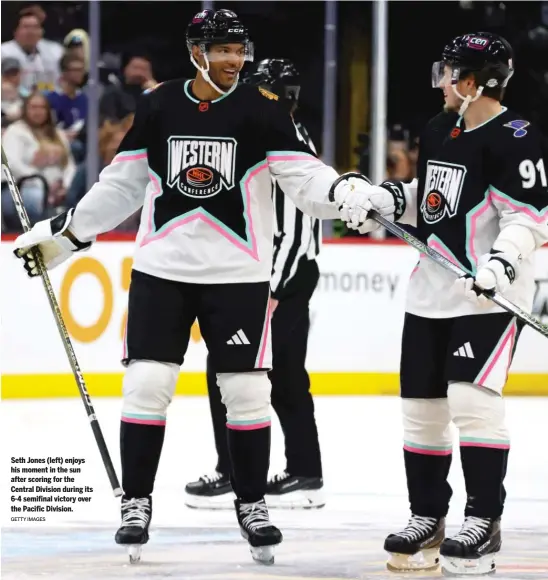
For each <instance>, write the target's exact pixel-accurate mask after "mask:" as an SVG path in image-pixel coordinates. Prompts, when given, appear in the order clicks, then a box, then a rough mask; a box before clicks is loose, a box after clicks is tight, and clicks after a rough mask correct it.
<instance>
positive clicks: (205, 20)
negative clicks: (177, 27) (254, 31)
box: [186, 9, 253, 60]
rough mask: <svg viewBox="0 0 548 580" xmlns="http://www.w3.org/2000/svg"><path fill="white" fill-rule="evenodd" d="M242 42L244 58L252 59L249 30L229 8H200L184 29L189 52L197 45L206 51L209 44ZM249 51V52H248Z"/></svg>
mask: <svg viewBox="0 0 548 580" xmlns="http://www.w3.org/2000/svg"><path fill="white" fill-rule="evenodd" d="M221 43H223V44H229V43H235V44H243V45H244V47H245V49H246V60H253V45H252V43H251V42H250V40H249V31H248V29H247V28H246V27H245V26H244V24H243V23H242V21H241V20H240V19H239V18H238V16H237V14H236V13H235V12H232V11H231V10H225V9H222V10H217V11H215V10H210V9H207V10H202V11H201V12H198V14H196V15H195V16H194V18H193V19H192V20H191V21H190V24H189V25H188V27H187V30H186V44H187V48H188V50H189V52H191V51H192V47H193V46H194V45H198V46H199V47H200V48H201V50H202V52H204V53H206V52H207V49H208V47H209V46H210V45H211V44H221ZM250 52H251V54H249V53H250Z"/></svg>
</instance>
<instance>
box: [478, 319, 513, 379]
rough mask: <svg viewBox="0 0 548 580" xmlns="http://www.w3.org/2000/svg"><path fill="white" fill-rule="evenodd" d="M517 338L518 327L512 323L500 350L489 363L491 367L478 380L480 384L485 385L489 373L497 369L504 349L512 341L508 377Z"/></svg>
mask: <svg viewBox="0 0 548 580" xmlns="http://www.w3.org/2000/svg"><path fill="white" fill-rule="evenodd" d="M515 337H516V325H515V323H512V324H511V325H510V327H509V328H508V330H507V331H506V334H505V335H504V338H503V340H502V341H501V343H500V346H499V348H498V350H497V351H496V352H495V354H494V356H493V358H492V360H491V362H490V363H489V366H488V367H487V368H486V369H485V372H484V373H483V375H482V376H481V377H480V378H479V379H478V381H477V382H478V383H479V384H480V385H481V384H483V382H484V381H485V380H486V379H487V377H488V376H489V373H490V372H491V371H492V370H493V368H494V367H495V365H496V364H497V362H498V360H499V358H500V356H501V354H502V353H503V351H504V348H505V346H506V343H507V342H508V341H509V340H511V341H512V344H511V345H510V346H511V348H510V354H509V357H508V365H507V369H506V375H507V376H508V370H509V368H510V364H511V361H512V349H513V346H514V341H515Z"/></svg>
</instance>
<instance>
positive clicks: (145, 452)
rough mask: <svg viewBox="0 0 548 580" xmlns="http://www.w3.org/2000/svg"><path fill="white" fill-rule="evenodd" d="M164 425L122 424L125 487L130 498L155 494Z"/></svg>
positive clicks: (121, 440)
mask: <svg viewBox="0 0 548 580" xmlns="http://www.w3.org/2000/svg"><path fill="white" fill-rule="evenodd" d="M165 430H166V427H165V424H164V425H142V424H138V423H127V422H125V421H121V426H120V451H121V456H122V488H123V490H124V495H125V496H126V497H127V498H132V497H146V496H148V495H150V494H152V489H153V487H154V480H155V478H156V472H157V470H158V464H159V462H160V454H161V452H162V445H163V443H164V434H165Z"/></svg>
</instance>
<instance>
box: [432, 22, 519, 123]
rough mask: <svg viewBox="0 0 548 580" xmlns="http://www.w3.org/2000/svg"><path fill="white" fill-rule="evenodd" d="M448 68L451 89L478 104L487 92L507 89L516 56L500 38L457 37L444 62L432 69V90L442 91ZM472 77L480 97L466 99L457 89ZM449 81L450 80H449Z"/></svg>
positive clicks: (478, 34) (484, 34)
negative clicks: (441, 85)
mask: <svg viewBox="0 0 548 580" xmlns="http://www.w3.org/2000/svg"><path fill="white" fill-rule="evenodd" d="M446 66H448V67H449V69H450V71H451V73H450V74H451V79H450V82H451V85H452V87H453V90H454V91H455V93H456V94H457V95H458V96H459V97H460V98H461V99H463V100H465V101H466V100H467V101H468V102H467V103H466V106H468V104H469V103H470V102H473V101H475V100H477V99H478V98H479V97H480V96H481V94H482V92H483V90H484V89H485V88H486V87H487V88H496V87H502V88H504V87H506V85H507V84H508V81H509V80H510V78H511V77H512V75H513V74H514V52H513V50H512V47H511V46H510V43H509V42H508V41H507V40H506V39H504V38H503V37H502V36H499V35H498V34H493V33H491V32H476V33H470V34H463V35H462V36H457V37H455V38H453V40H452V41H451V42H450V43H449V44H447V45H446V46H445V48H444V49H443V53H442V60H441V61H439V62H435V63H434V65H433V67H432V86H433V87H435V88H439V86H440V83H441V82H442V79H444V78H445V75H446V74H447V71H446V69H445V67H446ZM470 73H472V74H473V75H474V78H475V79H476V84H477V86H478V90H477V94H476V96H475V97H474V98H473V99H472V98H468V97H466V98H465V97H463V96H462V95H460V94H459V93H458V91H457V89H456V85H457V83H458V82H459V80H461V79H462V78H463V77H465V76H467V75H468V74H470ZM448 80H449V79H448ZM461 114H462V113H461Z"/></svg>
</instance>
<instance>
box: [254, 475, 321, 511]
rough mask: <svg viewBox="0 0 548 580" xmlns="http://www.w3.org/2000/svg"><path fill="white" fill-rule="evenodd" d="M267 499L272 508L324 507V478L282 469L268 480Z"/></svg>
mask: <svg viewBox="0 0 548 580" xmlns="http://www.w3.org/2000/svg"><path fill="white" fill-rule="evenodd" d="M266 499H267V500H268V505H269V507H271V508H287V509H299V508H302V509H310V508H322V507H323V506H324V505H325V499H324V495H323V479H322V478H321V477H300V476H298V475H291V474H289V473H287V471H282V473H279V474H276V475H275V476H274V477H273V478H272V479H270V480H269V481H268V484H267V487H266Z"/></svg>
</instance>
